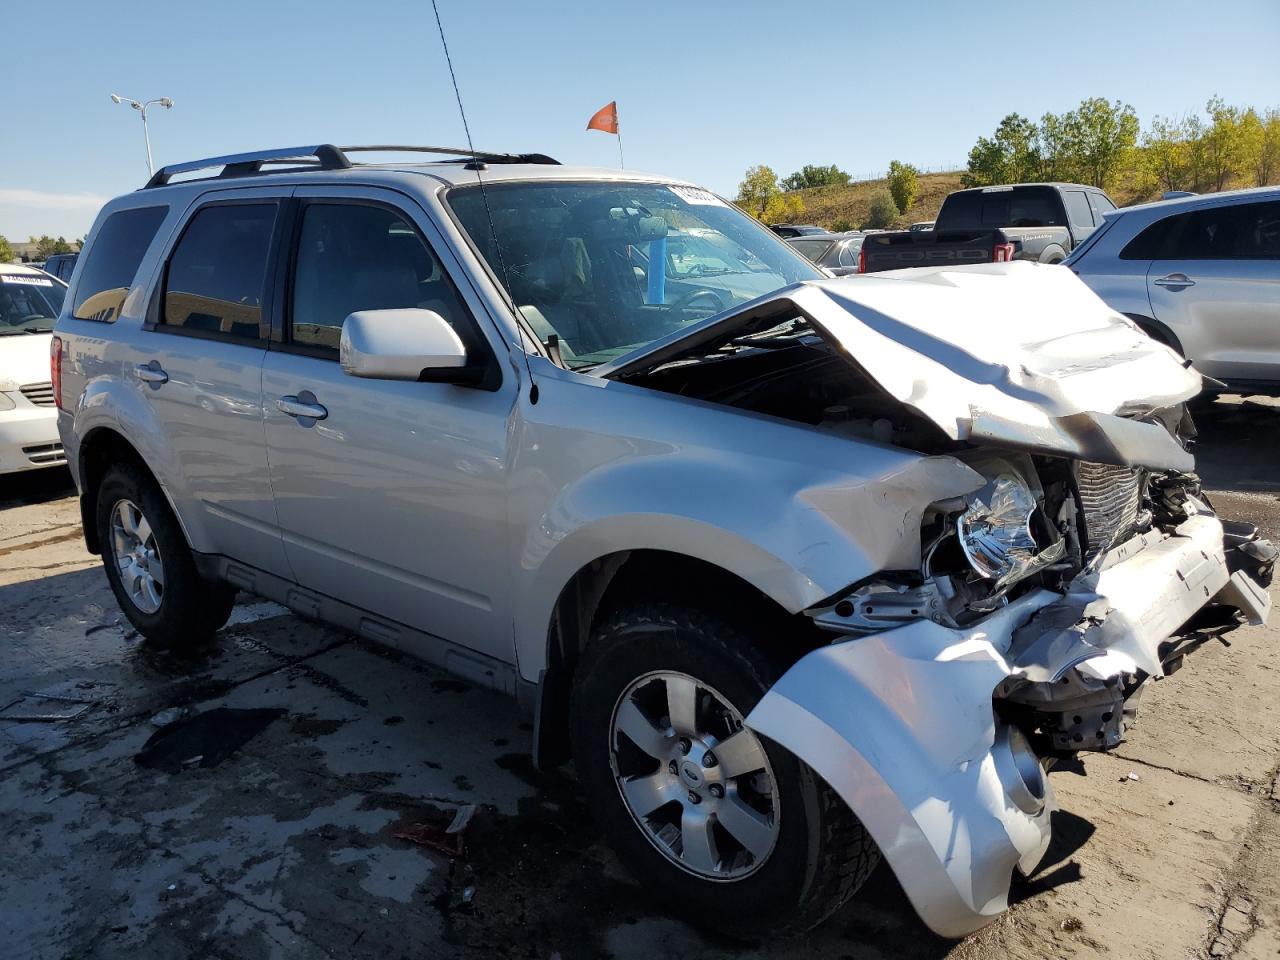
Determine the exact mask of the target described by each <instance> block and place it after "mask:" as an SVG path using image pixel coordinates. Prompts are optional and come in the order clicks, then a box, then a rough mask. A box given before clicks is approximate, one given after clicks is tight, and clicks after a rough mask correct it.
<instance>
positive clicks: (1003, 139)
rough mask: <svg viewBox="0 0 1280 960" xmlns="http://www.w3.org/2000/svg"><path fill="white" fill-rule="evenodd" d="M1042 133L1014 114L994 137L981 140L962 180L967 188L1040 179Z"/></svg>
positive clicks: (1003, 122)
mask: <svg viewBox="0 0 1280 960" xmlns="http://www.w3.org/2000/svg"><path fill="white" fill-rule="evenodd" d="M1039 166H1040V155H1039V143H1038V131H1037V130H1036V125H1035V124H1034V123H1032V122H1031V121H1030V120H1028V119H1027V118H1026V117H1024V116H1021V115H1019V114H1016V113H1011V114H1009V115H1008V116H1007V117H1005V118H1004V119H1003V120H1001V121H1000V125H999V126H998V127H996V131H995V133H994V134H992V136H991V137H979V138H978V142H977V143H976V144H974V147H973V149H972V150H970V151H969V169H968V171H967V172H966V173H965V174H964V175H963V176H962V177H961V180H962V182H963V183H964V185H965V186H966V187H987V186H991V185H993V184H999V183H1017V182H1018V181H1019V180H1034V179H1038V176H1039Z"/></svg>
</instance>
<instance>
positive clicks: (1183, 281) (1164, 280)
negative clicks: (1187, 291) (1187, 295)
mask: <svg viewBox="0 0 1280 960" xmlns="http://www.w3.org/2000/svg"><path fill="white" fill-rule="evenodd" d="M1151 282H1152V283H1154V284H1155V285H1156V286H1157V287H1194V286H1195V285H1196V282H1195V281H1194V280H1192V279H1191V278H1190V277H1188V276H1187V275H1186V274H1185V273H1171V274H1169V275H1168V276H1167V277H1161V278H1160V279H1159V280H1152V281H1151Z"/></svg>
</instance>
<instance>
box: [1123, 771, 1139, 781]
mask: <svg viewBox="0 0 1280 960" xmlns="http://www.w3.org/2000/svg"><path fill="white" fill-rule="evenodd" d="M1141 779H1142V778H1141V777H1140V776H1138V775H1137V774H1136V773H1134V772H1133V771H1132V770H1130V771H1129V772H1128V773H1126V774H1125V775H1124V776H1123V777H1121V778H1120V782H1121V783H1124V782H1125V781H1126V780H1133V781H1135V782H1137V781H1138V780H1141Z"/></svg>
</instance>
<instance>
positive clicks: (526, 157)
mask: <svg viewBox="0 0 1280 960" xmlns="http://www.w3.org/2000/svg"><path fill="white" fill-rule="evenodd" d="M338 149H339V150H341V151H342V152H343V153H374V152H378V153H381V152H384V151H385V152H388V153H390V152H395V153H437V154H440V155H442V156H448V157H457V158H458V159H460V160H481V161H483V162H485V163H549V164H555V165H557V166H559V164H560V161H559V160H556V159H554V158H552V157H548V156H547V155H546V154H545V153H492V152H490V151H488V150H467V149H459V148H456V147H413V146H404V145H400V144H396V145H390V146H386V145H384V146H360V147H339V148H338Z"/></svg>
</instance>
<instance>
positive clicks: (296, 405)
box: [276, 390, 329, 420]
mask: <svg viewBox="0 0 1280 960" xmlns="http://www.w3.org/2000/svg"><path fill="white" fill-rule="evenodd" d="M276 409H277V410H279V411H280V412H281V413H283V414H285V415H286V416H290V417H296V418H297V419H298V420H323V419H324V418H325V417H327V416H329V411H328V410H327V409H325V407H324V406H323V405H322V404H319V403H316V398H315V395H314V394H313V393H312V392H311V391H310V390H303V391H302V392H301V393H300V394H298V395H297V396H296V397H295V396H288V397H281V398H280V399H279V400H277V401H276Z"/></svg>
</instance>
